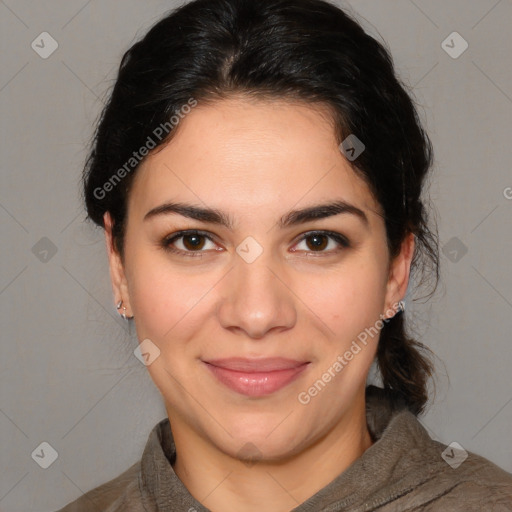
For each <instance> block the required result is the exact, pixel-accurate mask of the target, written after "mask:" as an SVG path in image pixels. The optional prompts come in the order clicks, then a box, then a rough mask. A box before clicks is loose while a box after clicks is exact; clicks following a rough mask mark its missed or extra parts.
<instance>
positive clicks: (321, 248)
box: [294, 231, 350, 254]
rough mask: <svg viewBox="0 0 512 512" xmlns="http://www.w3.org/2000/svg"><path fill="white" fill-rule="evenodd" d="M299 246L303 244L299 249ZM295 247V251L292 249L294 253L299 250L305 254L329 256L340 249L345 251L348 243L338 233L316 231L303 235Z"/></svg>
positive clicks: (348, 245)
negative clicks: (315, 253)
mask: <svg viewBox="0 0 512 512" xmlns="http://www.w3.org/2000/svg"><path fill="white" fill-rule="evenodd" d="M300 244H304V245H305V247H303V248H300ZM296 247H297V249H294V252H295V251H297V250H300V251H305V252H317V253H321V254H322V253H325V254H329V253H335V252H338V251H340V250H341V249H347V248H348V247H350V242H349V241H348V239H347V238H346V237H345V236H343V235H341V234H340V233H336V232H333V231H318V232H311V233H306V234H304V235H303V236H302V238H301V239H300V241H299V244H297V246H296ZM326 249H327V250H326Z"/></svg>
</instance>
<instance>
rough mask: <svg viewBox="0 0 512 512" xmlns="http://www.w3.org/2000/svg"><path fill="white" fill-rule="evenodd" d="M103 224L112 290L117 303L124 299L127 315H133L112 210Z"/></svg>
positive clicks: (104, 218) (107, 213) (105, 216)
mask: <svg viewBox="0 0 512 512" xmlns="http://www.w3.org/2000/svg"><path fill="white" fill-rule="evenodd" d="M103 224H104V226H105V239H106V244H107V254H108V264H109V267H110V280H111V282H112V291H113V292H114V299H115V303H116V304H117V303H118V302H119V301H120V300H122V301H123V306H124V307H126V315H129V316H132V310H131V306H130V296H129V293H128V284H127V281H126V275H125V272H124V265H123V262H122V261H121V256H120V255H119V253H118V252H117V250H116V248H115V245H114V239H113V236H112V226H113V221H112V217H111V216H110V212H105V214H104V215H103Z"/></svg>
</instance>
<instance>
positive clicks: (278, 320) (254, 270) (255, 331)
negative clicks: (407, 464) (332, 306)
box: [217, 252, 297, 339]
mask: <svg viewBox="0 0 512 512" xmlns="http://www.w3.org/2000/svg"><path fill="white" fill-rule="evenodd" d="M270 260H271V258H270V257H267V256H265V252H264V253H263V254H262V255H261V256H260V257H259V258H258V259H257V260H256V261H254V262H252V263H247V262H246V261H244V260H243V259H242V258H238V260H237V261H236V262H235V267H234V268H233V269H232V271H231V272H230V273H229V275H228V276H227V279H226V280H225V282H224V283H223V288H222V291H221V297H222V298H221V302H220V304H219V306H218V308H217V315H218V318H219V321H220V323H221V325H222V326H223V327H224V328H225V329H229V330H231V331H234V332H236V331H238V332H243V333H244V334H245V335H246V336H249V337H250V338H254V339H261V338H263V337H264V336H265V335H267V334H268V333H269V332H270V331H275V332H280V331H284V330H287V329H290V328H291V327H293V326H294V325H295V323H296V321H297V310H296V304H295V302H294V295H293V292H292V291H291V290H290V288H289V287H288V286H287V283H286V281H287V280H286V276H285V275H284V271H283V268H282V266H279V265H276V264H272V261H270Z"/></svg>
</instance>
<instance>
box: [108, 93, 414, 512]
mask: <svg viewBox="0 0 512 512" xmlns="http://www.w3.org/2000/svg"><path fill="white" fill-rule="evenodd" d="M340 199H341V200H344V201H346V202H349V203H351V204H353V205H355V206H357V207H358V208H360V209H361V210H363V211H364V212H365V214H366V215H367V218H368V227H365V225H364V223H363V222H362V221H361V220H359V218H358V217H357V216H355V215H352V214H347V213H343V214H338V215H336V216H331V217H328V218H324V219H315V220H312V221H308V222H307V223H305V224H302V225H300V224H299V225H295V226H289V227H286V228H281V227H279V226H278V221H279V219H280V218H281V217H282V216H283V215H285V214H286V213H287V212H289V211H290V210H293V209H300V208H305V207H308V206H312V205H316V204H319V203H325V202H329V201H334V200H340ZM168 201H174V202H181V203H191V204H193V205H196V206H199V207H209V208H216V209H218V210H221V211H223V212H225V213H226V214H229V216H230V217H231V218H232V219H233V226H232V229H228V228H227V227H225V226H219V225H216V224H213V223H210V222H202V221H198V220H194V219H189V218H186V217H184V216H181V215H178V214H167V215H160V216H155V217H152V218H151V219H150V220H144V216H145V215H146V213H147V212H148V211H149V210H151V209H152V208H155V207H156V206H159V205H161V204H163V203H165V202H168ZM104 220H105V232H106V241H107V249H108V255H109V265H110V272H111V278H112V284H113V290H114V295H115V299H116V301H118V300H120V299H122V300H123V302H124V306H126V308H127V309H126V314H127V315H130V316H131V315H134V317H135V320H134V321H135V324H136V330H137V336H138V339H139V340H140V341H142V340H144V339H147V338H149V339H150V340H151V342H152V343H154V344H155V345H156V346H157V347H158V348H159V350H160V355H159V357H157V358H156V359H155V360H154V362H152V363H151V364H150V365H148V366H147V369H148V371H149V373H150V375H151V378H152V379H153V381H154V382H155V384H156V386H157V387H158V389H159V390H160V392H161V393H162V396H163V399H164V401H165V406H166V410H167V414H168V416H169V420H170V423H171V428H172V432H173V436H174V440H175V443H176V449H177V459H176V463H175V464H174V470H175V471H176V473H177V475H178V477H179V478H180V479H181V480H182V481H183V483H184V484H185V486H186V487H187V488H188V490H189V491H190V493H191V494H192V495H193V496H194V497H195V498H196V499H197V500H198V501H200V502H201V503H203V504H204V506H206V507H207V508H209V509H210V510H212V511H214V512H220V511H223V512H231V511H238V512H240V511H244V512H253V511H258V512H259V511H261V510H266V511H269V512H284V511H289V510H291V509H292V508H294V507H296V506H298V505H299V504H300V503H302V502H304V501H306V500H307V499H308V498H309V497H311V496H312V495H314V494H315V493H316V492H317V491H319V490H320V489H321V488H323V487H324V486H326V485H327V484H328V483H329V482H331V481H332V480H333V479H334V478H335V477H336V476H338V475H339V474H340V473H341V472H342V471H344V470H345V469H346V468H347V467H348V466H349V465H350V464H351V463H352V462H353V461H355V460H356V459H357V458H358V457H360V456H361V454H362V453H363V452H364V451H365V450H366V449H368V448H369V447H370V446H371V444H372V439H371V436H370V433H369V431H368V429H367V425H366V418H365V396H364V392H365V385H366V378H367V374H368V371H369V368H370V365H371V363H372V361H373V359H374V356H375V352H376V348H377V342H378V336H375V337H373V338H370V341H369V342H368V343H367V345H366V346H363V348H362V350H361V351H360V352H359V353H358V354H357V355H355V356H354V357H353V359H352V360H351V361H349V362H348V364H347V365H346V366H345V367H344V368H343V370H342V371H340V372H339V373H336V376H335V377H334V378H332V379H331V381H330V382H329V383H328V384H326V386H325V387H324V388H323V389H322V390H321V392H319V393H318V394H317V395H316V396H314V397H312V398H311V400H310V402H309V403H308V404H307V405H303V404H302V403H300V402H299V401H298V395H299V393H301V392H304V391H307V390H308V389H309V388H310V387H311V386H312V385H313V384H314V383H315V381H317V379H319V378H321V377H322V375H323V374H324V373H325V372H326V371H327V369H328V368H330V367H332V366H333V363H334V362H335V361H336V360H337V358H338V356H340V355H343V354H344V353H345V352H346V351H347V350H348V348H349V347H350V345H351V343H352V341H353V340H355V339H356V338H357V336H358V334H359V333H361V332H363V331H364V329H365V328H369V327H371V326H374V325H375V324H376V322H377V320H379V319H380V318H382V317H390V316H393V313H391V314H389V311H390V308H392V306H393V305H394V304H396V303H397V302H398V301H400V300H401V299H402V298H403V297H404V295H405V292H406V289H407V284H408V280H409V272H410V265H411V260H412V256H413V250H414V237H413V235H410V236H409V237H408V238H407V239H406V240H405V241H404V243H403V245H402V250H401V253H400V254H399V255H398V256H397V257H396V258H395V259H394V260H393V261H392V262H391V261H390V260H389V253H388V248H387V245H386V236H385V235H386V233H385V225H384V220H383V218H382V216H381V209H380V206H379V204H378V203H377V202H376V201H375V199H374V198H373V196H372V195H371V193H370V191H369V189H368V187H367V185H366V184H365V183H364V182H363V181H362V180H360V179H359V178H358V177H357V176H356V174H355V173H354V172H353V170H352V169H351V167H350V162H349V161H348V160H347V159H346V158H345V157H344V156H343V154H342V153H341V151H340V150H339V148H338V144H337V143H336V140H335V137H334V131H333V126H332V123H331V121H330V119H329V117H328V116H327V115H326V111H325V110H322V109H321V107H318V106H314V105H311V104H305V103H298V104H297V103H295V104H292V103H290V102H285V101H263V100H249V99H247V98H244V97H232V98H230V99H224V100H219V101H217V102H214V103H211V104H208V105H201V104H199V105H198V106H197V107H195V108H193V109H192V111H191V112H190V113H189V114H188V115H187V116H186V117H185V118H184V119H183V120H182V121H181V122H180V125H179V130H178V131H177V132H176V134H175V137H174V138H173V139H172V140H171V141H170V142H169V143H168V144H167V145H166V146H165V147H164V148H163V149H160V150H159V151H156V152H153V153H152V154H150V155H149V156H148V157H147V158H146V159H145V160H144V161H143V162H142V163H141V166H140V167H139V169H138V170H137V175H136V177H135V180H134V183H133V188H132V190H131V193H130V196H129V201H128V214H127V225H126V238H125V246H124V247H125V258H124V262H123V261H122V259H121V258H120V256H119V254H118V253H117V252H116V251H115V249H114V247H113V243H112V236H111V227H112V222H111V218H110V216H109V214H108V213H106V214H105V218H104ZM186 229H199V230H202V231H206V232H207V233H208V234H211V236H212V237H213V239H214V241H209V240H208V239H206V238H199V242H200V243H199V247H200V248H199V250H200V251H202V252H201V253H200V254H201V255H200V256H199V257H197V256H196V257H194V256H188V255H178V254H173V253H171V252H166V251H165V250H164V249H163V248H162V246H161V244H160V242H161V241H162V240H163V239H164V238H165V237H168V236H169V235H171V234H173V233H176V232H178V231H180V230H186ZM312 230H330V231H335V232H338V233H340V234H342V235H344V236H345V237H346V238H348V240H349V241H350V246H349V247H347V248H344V247H342V246H341V245H339V244H338V243H337V242H336V241H335V240H333V239H331V238H329V237H326V238H322V237H321V238H320V245H321V248H320V249H318V247H317V246H315V245H314V243H312V239H311V237H309V238H306V239H303V235H304V234H306V233H308V232H310V231H312ZM248 236H251V237H253V238H254V239H255V240H256V241H257V242H258V243H259V245H260V246H261V247H262V249H263V252H262V254H261V255H260V256H259V257H258V258H257V259H256V260H255V261H253V262H252V263H247V262H246V261H245V260H244V259H243V258H241V257H240V256H239V254H238V253H237V252H236V248H237V246H238V245H239V244H241V242H242V241H244V239H245V238H246V237H248ZM193 241H194V240H193ZM193 241H192V242H193ZM195 241H196V242H197V240H195ZM314 241H315V240H313V242H314ZM174 247H176V248H177V249H181V250H184V251H186V250H188V251H189V253H188V254H190V253H194V245H193V243H191V241H190V238H188V239H183V238H181V239H179V240H177V241H175V242H174ZM197 252H198V251H197V250H196V251H195V253H194V254H196V253H197ZM234 356H241V357H276V356H280V357H287V358H293V359H298V360H304V361H309V362H310V364H309V366H308V368H307V369H306V370H305V371H304V372H302V374H301V375H300V376H299V377H298V378H297V379H296V380H295V381H293V382H292V383H290V384H289V385H288V386H286V387H284V388H282V389H280V390H278V391H277V392H275V393H273V394H271V395H268V396H264V397H256V398H255V397H247V396H245V395H242V394H239V393H236V392H235V391H233V390H231V389H229V388H227V387H226V386H224V385H223V384H222V383H220V382H219V381H218V380H216V378H215V377H214V376H213V375H212V374H211V372H210V371H208V369H207V368H206V367H205V365H204V363H203V362H202V360H208V359H212V358H220V357H234ZM246 443H252V444H251V445H250V446H252V447H253V451H254V453H253V455H254V456H255V457H256V458H257V459H258V460H257V462H256V463H250V462H249V461H248V460H244V456H242V455H241V452H240V450H241V449H242V448H243V447H244V445H246ZM247 450H248V448H247V446H246V448H245V451H247ZM245 459H247V457H245Z"/></svg>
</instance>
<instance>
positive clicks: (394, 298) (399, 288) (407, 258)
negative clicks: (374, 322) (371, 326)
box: [384, 233, 415, 318]
mask: <svg viewBox="0 0 512 512" xmlns="http://www.w3.org/2000/svg"><path fill="white" fill-rule="evenodd" d="M414 247H415V237H414V234H413V233H409V234H408V235H407V237H406V238H405V239H404V241H403V242H402V246H401V249H400V254H398V256H396V258H395V259H394V260H393V261H392V262H391V263H390V266H389V276H388V283H387V290H386V301H385V305H386V309H385V313H384V317H387V318H391V317H392V316H393V315H392V314H390V313H391V311H395V312H396V311H397V304H398V302H400V301H401V300H402V299H403V298H404V296H405V294H406V292H407V286H408V284H409V275H410V271H411V263H412V258H413V256H414Z"/></svg>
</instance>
